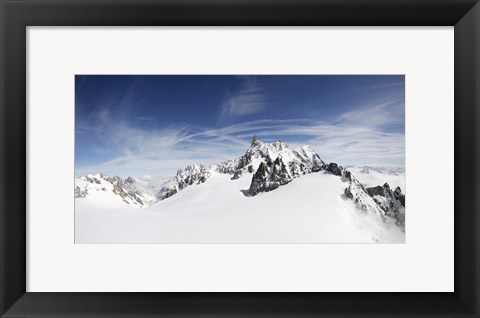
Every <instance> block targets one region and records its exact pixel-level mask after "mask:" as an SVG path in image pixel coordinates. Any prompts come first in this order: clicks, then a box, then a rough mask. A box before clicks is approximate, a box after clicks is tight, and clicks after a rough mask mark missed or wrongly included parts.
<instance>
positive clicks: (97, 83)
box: [75, 75, 405, 177]
mask: <svg viewBox="0 0 480 318" xmlns="http://www.w3.org/2000/svg"><path fill="white" fill-rule="evenodd" d="M254 134H256V135H257V137H258V139H260V140H262V141H265V142H274V141H276V140H278V139H282V140H285V141H286V142H287V143H288V144H291V145H292V146H298V145H310V146H311V147H312V148H313V149H314V150H316V151H317V152H318V154H319V155H320V157H321V158H322V159H323V160H324V161H326V162H337V163H339V164H341V165H394V166H401V167H402V166H404V162H405V77H404V76H403V75H338V76H337V75H271V76H270V75H260V76H232V75H138V76H136V75H76V76H75V174H76V175H77V176H80V175H85V174H88V173H97V172H103V173H106V174H110V175H120V176H128V175H131V176H136V177H140V176H144V175H151V176H165V177H167V176H173V175H174V174H175V173H176V171H177V169H180V168H183V167H184V166H186V165H188V164H190V163H193V162H200V163H206V164H213V163H217V162H219V161H223V160H227V159H233V158H236V157H238V156H240V155H242V154H243V153H245V150H246V149H247V148H248V147H249V146H250V142H251V139H252V136H253V135H254Z"/></svg>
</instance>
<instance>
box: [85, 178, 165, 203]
mask: <svg viewBox="0 0 480 318" xmlns="http://www.w3.org/2000/svg"><path fill="white" fill-rule="evenodd" d="M86 197H100V198H102V197H103V201H105V200H107V202H108V201H109V200H108V199H111V200H113V202H116V203H120V202H123V203H125V204H128V205H130V206H133V207H138V208H143V207H147V206H149V205H151V204H152V203H154V202H155V201H156V198H155V196H153V195H151V194H149V193H147V192H145V191H142V189H141V187H140V186H138V185H137V181H136V180H135V179H133V178H131V177H128V178H126V179H122V178H120V177H118V176H115V177H109V176H106V175H103V174H101V173H98V174H96V175H88V176H85V177H80V178H77V179H75V198H76V199H77V198H86Z"/></svg>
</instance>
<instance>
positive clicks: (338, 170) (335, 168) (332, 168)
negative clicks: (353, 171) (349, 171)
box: [325, 162, 343, 176]
mask: <svg viewBox="0 0 480 318" xmlns="http://www.w3.org/2000/svg"><path fill="white" fill-rule="evenodd" d="M342 170H343V168H342V167H341V166H339V165H337V164H336V163H335V162H330V163H329V164H328V166H327V168H326V170H325V171H327V172H330V173H331V174H334V175H336V176H341V175H342Z"/></svg>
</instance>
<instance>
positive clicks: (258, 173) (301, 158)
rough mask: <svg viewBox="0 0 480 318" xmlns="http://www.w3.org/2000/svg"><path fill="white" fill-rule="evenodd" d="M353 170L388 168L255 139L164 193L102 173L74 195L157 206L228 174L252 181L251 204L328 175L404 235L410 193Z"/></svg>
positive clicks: (362, 208) (191, 170)
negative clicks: (371, 182) (344, 162)
mask: <svg viewBox="0 0 480 318" xmlns="http://www.w3.org/2000/svg"><path fill="white" fill-rule="evenodd" d="M352 171H356V173H359V174H368V173H376V174H379V173H380V175H381V173H382V171H385V169H380V168H375V167H366V166H365V167H354V166H352V167H347V168H344V167H342V166H340V165H338V164H337V163H334V162H330V163H328V164H327V163H325V162H324V161H323V160H322V159H321V158H320V156H319V154H317V153H316V152H315V151H314V150H313V149H312V148H310V147H309V146H302V147H297V148H294V149H292V148H291V147H289V146H288V145H287V144H286V143H285V142H284V141H282V140H279V141H277V142H274V143H271V144H270V143H265V142H262V141H260V140H258V139H257V137H256V136H254V137H253V140H252V142H251V145H250V147H249V148H248V149H247V150H246V152H245V154H243V155H241V156H240V157H238V158H235V159H232V160H227V161H223V162H220V163H218V164H213V165H203V164H191V165H188V166H187V167H185V168H184V169H180V170H178V171H177V173H176V175H175V176H173V177H171V178H169V179H167V180H164V181H163V182H162V183H161V186H160V187H159V188H158V189H153V190H152V189H146V188H145V187H143V186H142V185H141V184H140V183H139V182H138V180H136V179H134V178H132V177H128V178H125V179H123V178H121V177H118V176H113V177H111V176H106V175H104V174H101V173H98V174H96V175H88V176H83V177H79V178H76V179H75V190H74V192H75V198H76V199H79V200H81V199H88V198H90V197H92V196H94V197H95V198H96V199H95V200H96V202H97V201H98V202H100V201H103V202H106V204H108V202H111V201H113V202H116V204H117V203H119V202H121V203H122V204H123V205H126V206H129V207H136V208H151V207H156V206H158V205H159V203H160V202H161V201H165V200H170V199H171V197H173V196H176V195H178V194H179V193H181V192H183V191H185V189H187V188H190V187H192V186H200V185H202V184H204V183H206V182H209V180H211V179H215V178H219V176H228V181H227V182H231V183H235V182H238V180H239V179H242V180H246V179H248V180H250V182H249V186H248V188H242V189H240V192H241V194H242V196H243V197H244V198H245V199H246V200H248V199H252V198H253V197H256V196H269V193H268V192H270V191H275V190H277V189H279V188H280V187H289V186H290V184H291V183H295V182H297V181H298V180H300V179H302V178H304V177H305V176H307V175H311V174H323V175H331V176H334V177H335V178H338V180H339V181H340V182H341V184H342V185H343V186H342V187H343V191H341V192H340V193H338V196H339V197H341V198H342V199H343V200H345V201H350V202H352V203H353V204H354V206H355V207H356V209H357V211H358V213H360V214H367V215H377V216H379V217H380V218H381V219H382V220H383V221H384V222H385V223H391V224H395V225H396V226H398V227H399V228H400V229H402V231H404V229H405V194H404V193H403V192H402V190H401V188H400V187H399V186H397V187H395V188H394V189H393V188H392V187H390V185H389V184H388V183H387V182H385V183H383V184H380V185H376V186H370V187H367V186H366V185H365V184H363V183H361V182H360V181H359V180H358V179H357V178H356V177H355V176H354V174H353V172H352ZM387 173H389V174H394V175H398V174H400V175H401V174H402V173H403V170H402V169H399V168H388V171H387ZM222 180H227V179H225V178H223V179H222ZM107 197H110V199H107ZM295 199H296V198H295V197H292V198H289V197H286V198H284V200H295ZM109 200H110V201H109Z"/></svg>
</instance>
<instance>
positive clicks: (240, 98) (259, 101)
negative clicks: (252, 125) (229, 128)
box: [221, 76, 268, 119]
mask: <svg viewBox="0 0 480 318" xmlns="http://www.w3.org/2000/svg"><path fill="white" fill-rule="evenodd" d="M241 80H242V81H243V83H242V84H241V86H240V89H239V90H238V91H236V92H233V93H232V92H227V94H226V95H227V96H226V97H225V100H224V101H223V104H222V113H221V119H225V118H229V117H236V116H243V115H249V114H254V113H258V112H260V111H262V110H263V109H264V108H265V107H266V106H267V102H268V98H267V96H266V94H265V87H264V85H263V84H262V83H260V82H259V79H258V78H257V77H254V76H245V77H241Z"/></svg>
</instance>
